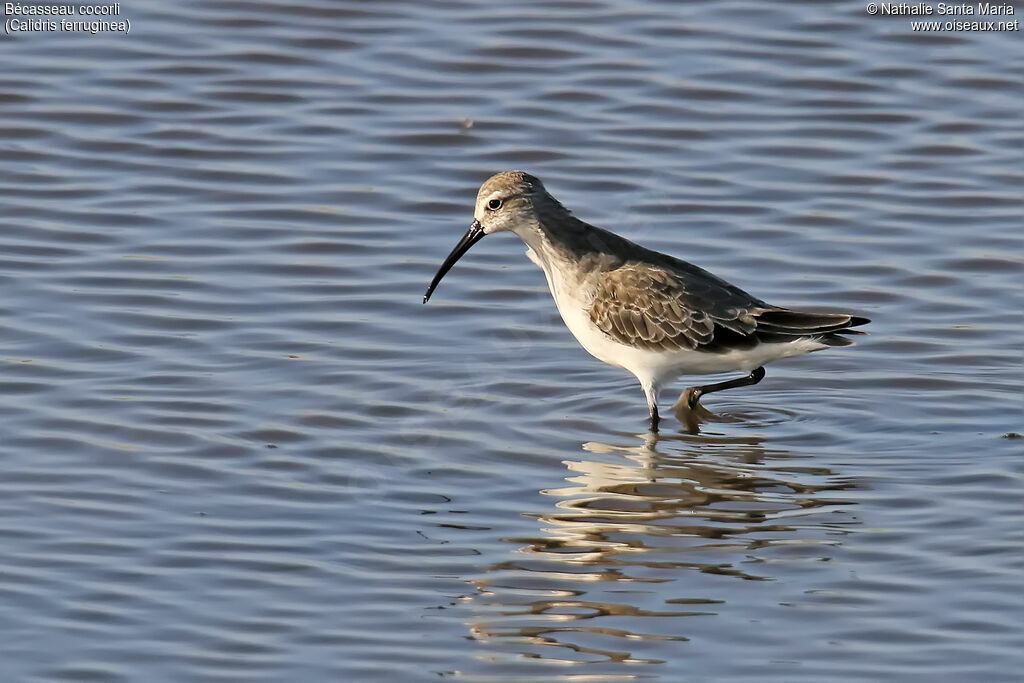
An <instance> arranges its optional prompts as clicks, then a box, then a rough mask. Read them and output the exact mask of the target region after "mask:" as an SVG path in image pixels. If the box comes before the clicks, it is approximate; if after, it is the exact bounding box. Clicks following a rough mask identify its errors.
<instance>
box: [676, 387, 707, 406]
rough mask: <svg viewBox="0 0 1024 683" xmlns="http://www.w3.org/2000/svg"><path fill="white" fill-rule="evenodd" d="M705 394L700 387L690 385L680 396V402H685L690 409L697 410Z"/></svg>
mask: <svg viewBox="0 0 1024 683" xmlns="http://www.w3.org/2000/svg"><path fill="white" fill-rule="evenodd" d="M703 394H704V392H703V391H702V390H701V388H700V387H689V388H688V389H687V390H686V391H684V392H683V394H682V396H680V397H679V402H680V403H685V404H686V405H687V407H689V409H690V410H696V408H697V405H698V404H699V403H700V397H701V396H702V395H703Z"/></svg>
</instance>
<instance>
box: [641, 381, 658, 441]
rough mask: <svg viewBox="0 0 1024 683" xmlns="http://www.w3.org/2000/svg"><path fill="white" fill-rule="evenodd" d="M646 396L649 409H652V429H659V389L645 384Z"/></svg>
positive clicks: (654, 430)
mask: <svg viewBox="0 0 1024 683" xmlns="http://www.w3.org/2000/svg"><path fill="white" fill-rule="evenodd" d="M644 396H646V397H647V409H648V410H649V411H651V431H652V432H656V431H658V423H659V422H661V418H660V417H659V416H658V390H657V389H655V388H654V387H652V386H647V385H646V384H645V385H644Z"/></svg>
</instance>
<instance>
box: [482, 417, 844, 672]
mask: <svg viewBox="0 0 1024 683" xmlns="http://www.w3.org/2000/svg"><path fill="white" fill-rule="evenodd" d="M626 437H627V438H629V437H630V435H626ZM583 451H584V454H585V456H584V457H582V458H579V457H577V458H575V459H571V460H565V461H563V462H564V464H565V466H566V467H567V468H568V470H569V474H568V476H566V481H567V482H568V485H567V486H565V487H562V488H556V489H549V490H543V491H541V493H542V494H544V495H547V496H551V497H552V499H553V505H552V508H553V509H552V510H551V511H550V512H543V513H540V514H536V513H527V514H530V516H533V517H535V518H536V519H537V520H538V522H539V525H540V532H541V533H540V534H539V535H537V536H536V537H531V538H507V539H504V540H506V541H508V542H510V543H514V544H516V546H517V549H518V551H517V553H516V557H514V558H513V559H511V560H509V561H506V562H502V563H498V564H496V565H494V566H492V567H491V568H490V571H489V572H488V575H487V576H486V578H484V579H482V580H478V581H475V582H474V583H475V585H476V587H477V588H478V590H479V594H478V596H477V597H476V603H477V607H479V608H481V609H479V610H478V611H477V616H478V617H479V618H478V619H474V621H473V623H472V624H471V632H472V636H473V637H474V638H475V639H477V640H478V641H481V642H483V643H486V644H488V645H491V646H495V647H496V648H498V649H499V650H502V651H504V652H505V653H506V654H507V655H509V656H512V657H527V658H542V659H545V660H558V661H563V662H566V663H583V662H589V663H595V662H605V663H613V662H633V663H639V662H643V663H660V662H662V661H665V659H664V658H659V657H657V656H656V654H657V651H658V647H657V645H656V643H659V642H660V643H669V642H670V641H677V643H676V647H679V643H678V641H687V640H689V638H688V636H687V634H688V633H690V632H691V629H693V628H701V627H700V626H696V625H695V624H696V622H695V620H693V619H692V617H702V618H705V619H706V618H714V617H715V616H716V615H717V614H718V613H719V610H721V609H725V608H727V607H728V605H729V603H730V602H734V601H735V600H738V599H742V598H741V597H740V596H741V595H743V594H744V593H743V592H738V591H735V590H733V588H739V586H738V585H737V584H734V583H732V579H739V580H742V581H746V582H770V581H771V580H772V579H774V578H778V577H776V576H774V575H773V572H778V571H784V570H782V569H779V568H777V567H776V565H775V563H777V562H778V561H779V560H782V561H784V562H783V565H784V566H789V565H791V564H792V563H793V562H796V563H797V564H800V565H801V566H803V567H806V566H807V565H808V564H809V563H815V562H823V561H828V560H829V559H830V551H831V549H832V548H833V547H834V546H836V545H838V544H839V543H840V539H841V538H842V536H843V534H844V531H843V529H844V527H848V526H849V525H851V524H854V523H855V522H854V521H853V520H852V516H851V515H849V514H846V513H845V512H844V509H845V508H846V506H848V505H850V504H851V502H850V501H848V500H844V499H843V498H842V497H841V496H839V495H838V494H839V492H841V491H843V490H847V489H850V488H853V483H852V482H850V481H849V480H847V479H844V478H842V477H841V476H838V475H837V474H835V473H834V472H832V471H831V470H829V469H826V468H822V467H814V466H813V465H811V464H805V463H810V462H811V461H810V460H808V459H807V458H803V457H800V458H798V457H795V456H793V455H791V454H789V453H787V452H785V451H782V450H779V449H771V448H768V447H767V446H765V445H764V444H763V443H762V441H761V439H759V438H758V437H756V436H748V437H732V436H731V437H724V436H712V437H708V436H700V437H698V436H686V435H673V436H662V437H658V436H655V435H653V434H648V435H646V436H644V437H640V438H639V443H638V444H636V445H611V444H604V443H597V442H589V443H585V444H583ZM588 456H589V457H588ZM694 573H696V574H694ZM668 582H678V583H679V585H680V588H679V594H678V595H677V596H676V597H668V598H667V599H666V598H665V596H666V595H667V596H672V595H674V593H673V590H672V588H671V587H668V588H667V587H665V586H660V587H658V588H657V590H652V589H648V588H647V587H646V585H647V584H653V583H659V584H664V583H668ZM747 585H749V584H747ZM768 585H770V584H766V589H767V586H768ZM652 644H655V645H652ZM641 646H642V647H641ZM640 649H642V650H644V652H645V653H647V654H645V655H643V656H641V655H639V654H636V652H637V650H640ZM662 652H664V650H662ZM652 653H653V654H652ZM499 658H500V657H499Z"/></svg>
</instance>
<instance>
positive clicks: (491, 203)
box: [487, 199, 501, 211]
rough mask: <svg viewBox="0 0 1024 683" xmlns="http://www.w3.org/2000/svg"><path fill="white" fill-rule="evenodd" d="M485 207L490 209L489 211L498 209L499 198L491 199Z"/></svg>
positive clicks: (499, 206) (499, 204)
mask: <svg viewBox="0 0 1024 683" xmlns="http://www.w3.org/2000/svg"><path fill="white" fill-rule="evenodd" d="M487 208H488V209H490V210H491V211H497V210H498V209H500V208H501V200H500V199H492V200H491V201H489V202H487Z"/></svg>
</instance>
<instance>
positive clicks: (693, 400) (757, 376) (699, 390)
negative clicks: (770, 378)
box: [680, 368, 764, 410]
mask: <svg viewBox="0 0 1024 683" xmlns="http://www.w3.org/2000/svg"><path fill="white" fill-rule="evenodd" d="M762 379H764V368H755V369H754V371H753V372H751V373H750V374H749V375H747V376H746V377H738V378H736V379H730V380H728V381H726V382H718V383H716V384H706V385H704V386H702V387H690V388H689V389H687V390H686V391H684V392H683V395H682V396H681V397H680V399H682V400H685V401H686V405H688V406H690V409H691V410H693V409H694V408H696V407H697V403H699V402H700V397H701V396H703V395H704V394H711V393H714V392H716V391H724V390H725V389H733V388H735V387H747V386H750V385H751V384H757V383H758V382H760V381H761V380H762Z"/></svg>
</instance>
